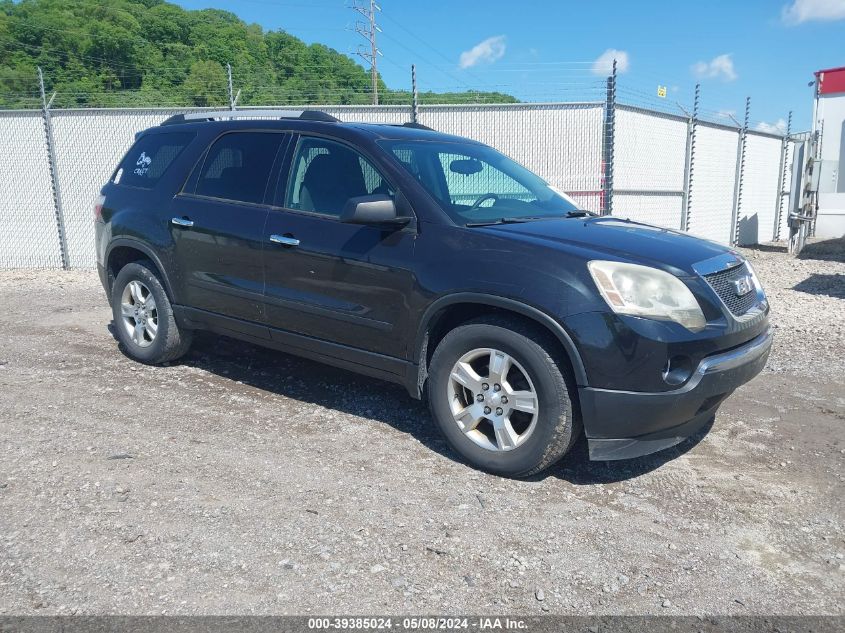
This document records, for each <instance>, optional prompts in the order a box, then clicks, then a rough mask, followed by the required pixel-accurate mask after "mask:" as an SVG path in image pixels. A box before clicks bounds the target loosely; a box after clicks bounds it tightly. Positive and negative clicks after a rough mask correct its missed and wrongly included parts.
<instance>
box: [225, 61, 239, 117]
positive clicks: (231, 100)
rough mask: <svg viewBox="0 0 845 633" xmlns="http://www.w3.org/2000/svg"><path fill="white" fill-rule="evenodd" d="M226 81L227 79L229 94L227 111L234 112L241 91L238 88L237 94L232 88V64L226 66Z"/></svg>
mask: <svg viewBox="0 0 845 633" xmlns="http://www.w3.org/2000/svg"><path fill="white" fill-rule="evenodd" d="M226 79H227V88H228V93H229V109H230V110H232V111H233V112H234V111H235V106H236V105H237V103H238V97H240V96H241V89H240V88H238V92H237V93H235V91H234V89H233V87H232V64H228V63H227V64H226Z"/></svg>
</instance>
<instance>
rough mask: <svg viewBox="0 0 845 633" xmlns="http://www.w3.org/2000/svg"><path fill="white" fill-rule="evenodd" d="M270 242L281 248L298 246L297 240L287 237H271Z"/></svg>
mask: <svg viewBox="0 0 845 633" xmlns="http://www.w3.org/2000/svg"><path fill="white" fill-rule="evenodd" d="M270 241H271V242H273V243H274V244H281V245H282V246H299V240H298V239H296V238H295V237H288V236H287V235H271V236H270Z"/></svg>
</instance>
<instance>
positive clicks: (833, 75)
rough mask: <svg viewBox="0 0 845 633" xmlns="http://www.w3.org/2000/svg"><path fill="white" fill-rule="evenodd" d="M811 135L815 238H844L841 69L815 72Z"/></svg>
mask: <svg viewBox="0 0 845 633" xmlns="http://www.w3.org/2000/svg"><path fill="white" fill-rule="evenodd" d="M815 75H816V102H815V105H814V108H813V132H818V134H819V136H818V139H819V141H818V143H819V145H818V147H817V152H818V154H817V158H818V159H819V160H820V161H821V165H820V169H819V180H818V215H817V219H816V236H817V237H830V238H832V237H843V236H845V66H842V67H839V68H828V69H826V70H819V71H817V72H816V73H815Z"/></svg>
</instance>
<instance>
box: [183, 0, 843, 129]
mask: <svg viewBox="0 0 845 633" xmlns="http://www.w3.org/2000/svg"><path fill="white" fill-rule="evenodd" d="M359 1H364V2H368V0H359ZM352 2H353V0H310V1H309V0H277V1H276V0H238V1H227V0H182V1H180V2H179V4H181V5H182V6H184V7H186V8H192V9H196V8H203V7H217V8H221V9H227V10H230V11H232V12H234V13H236V14H237V15H238V16H240V17H241V18H242V19H243V20H245V21H247V22H256V23H258V24H260V25H262V26H263V27H264V28H265V29H279V28H281V29H284V30H286V31H288V32H289V33H292V34H294V35H296V36H297V37H300V38H301V39H303V40H305V41H306V42H321V43H324V44H326V45H328V46H331V47H332V48H335V49H336V50H338V51H340V52H342V53H346V54H354V51H355V50H356V49H357V48H358V45H359V44H361V43H363V39H362V38H361V36H360V35H358V34H357V33H355V31H354V24H355V20H356V17H359V16H358V15H357V14H356V13H355V12H354V11H353V10H352V9H351V8H349V5H350V4H351V3H352ZM379 4H380V5H381V8H382V12H381V13H380V14H379V16H378V23H379V26H380V27H381V29H382V31H383V32H382V33H380V34H379V36H378V46H379V49H380V50H381V51H382V53H383V57H382V58H380V60H379V72H380V73H381V75H382V77H383V79H384V80H385V82H386V83H387V85H388V86H390V87H393V88H405V87H408V86H409V85H410V72H409V67H410V64H411V63H412V62H413V63H416V65H417V77H418V83H419V87H420V89H421V90H428V89H431V90H438V91H442V90H462V89H468V88H472V89H482V90H483V89H498V90H501V91H504V92H508V93H510V94H513V95H515V96H516V97H518V98H520V99H523V100H526V101H556V100H573V99H587V98H589V99H597V98H601V91H602V76H603V73H604V68H605V67H604V65H603V64H602V63H601V60H602V59H605V60H606V59H612V58H613V57H616V58H617V61H618V63H619V65H620V68H622V69H623V70H624V72H623V73H622V74H621V75H620V79H619V87H620V99H621V100H623V101H628V102H634V103H637V104H640V105H645V106H658V107H663V108H674V107H675V105H674V103H675V102H676V101H677V102H680V103H681V104H684V105H688V104H690V103H691V102H692V94H693V88H694V86H695V83H696V82H697V81H700V82H701V84H702V108H703V109H704V110H706V111H707V113H709V114H710V115H711V116H719V115H721V116H722V117H726V116H727V114H728V113H730V114H733V116H735V117H736V118H738V119H741V118H742V113H743V108H744V103H745V97H746V96H750V97H751V100H752V103H751V121H752V126H754V127H756V126H776V125H778V123H779V122H781V123H782V121H781V120H782V119H785V118H786V116H787V113H788V112H789V110H793V111H794V113H795V114H794V121H795V123H794V125H793V129H796V130H800V129H808V128H809V126H810V117H811V109H812V88H809V87H807V83H808V82H809V81H811V80H812V78H813V71H814V70H818V69H821V68H829V67H833V66H843V65H845V0H780V1H779V0H742V1H733V2H730V1H713V2H683V1H677V2H669V1H657V0H638V1H631V0H628V1H624V2H623V1H616V0H605V1H604V2H587V1H584V0H581V1H578V2H571V1H568V0H559V1H550V0H545V1H540V0H533V1H532V0H511V1H510V2H506V1H504V0H449V1H446V0H426V1H420V0H415V1H411V0H379ZM608 51H610V52H608ZM362 63H363V62H362ZM659 85H663V86H666V87H667V90H668V93H667V97H666V98H665V99H660V98H658V97H657V87H658V86H659Z"/></svg>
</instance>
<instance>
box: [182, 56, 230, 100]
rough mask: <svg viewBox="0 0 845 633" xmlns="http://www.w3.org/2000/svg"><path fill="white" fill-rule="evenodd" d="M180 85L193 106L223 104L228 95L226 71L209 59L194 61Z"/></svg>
mask: <svg viewBox="0 0 845 633" xmlns="http://www.w3.org/2000/svg"><path fill="white" fill-rule="evenodd" d="M182 87H183V91H184V93H185V96H186V97H187V98H188V99H189V101H190V103H191V104H192V105H195V106H216V105H223V104H225V103H226V100H227V97H228V88H227V77H226V71H225V69H224V68H223V66H221V65H220V64H219V63H218V62H215V61H211V60H206V61H202V62H194V63H193V64H192V65H191V71H190V72H189V73H188V76H187V78H186V79H185V83H184V84H183V86H182Z"/></svg>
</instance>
